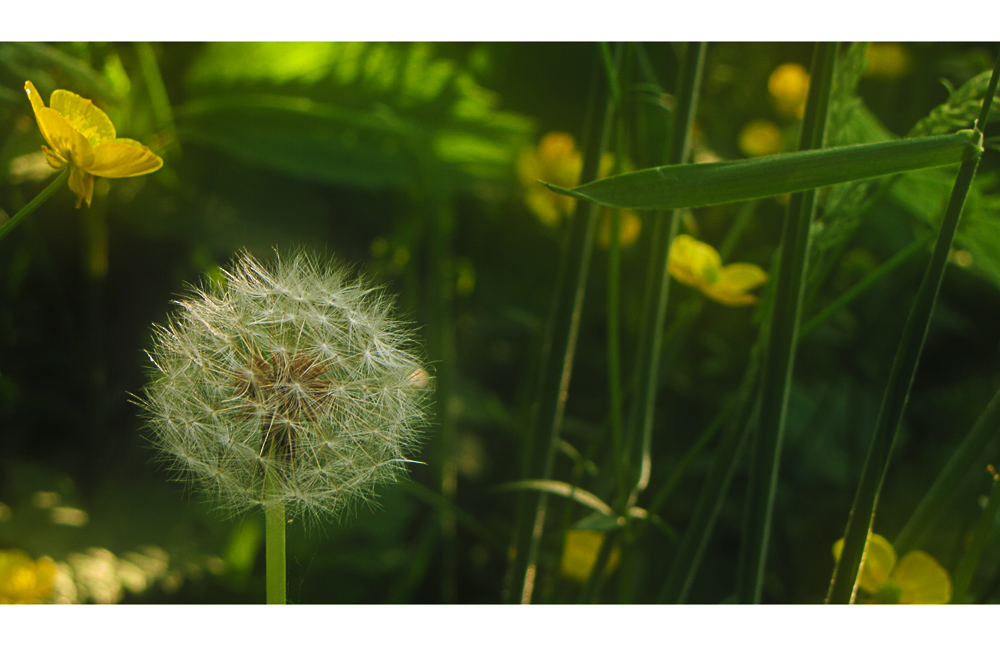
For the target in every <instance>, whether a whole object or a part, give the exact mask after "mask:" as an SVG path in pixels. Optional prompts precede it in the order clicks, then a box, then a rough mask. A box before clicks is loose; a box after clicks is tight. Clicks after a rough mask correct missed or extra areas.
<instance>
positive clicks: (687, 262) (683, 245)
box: [667, 233, 767, 307]
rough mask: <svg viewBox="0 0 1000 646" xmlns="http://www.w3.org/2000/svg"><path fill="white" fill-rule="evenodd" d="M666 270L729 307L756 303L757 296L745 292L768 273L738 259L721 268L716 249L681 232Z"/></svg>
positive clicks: (759, 283)
mask: <svg viewBox="0 0 1000 646" xmlns="http://www.w3.org/2000/svg"><path fill="white" fill-rule="evenodd" d="M667 271H669V272H670V275H671V276H673V277H674V278H676V279H677V280H679V281H680V282H682V283H684V284H685V285H690V286H691V287H696V288H698V289H700V290H701V291H702V292H704V294H705V295H706V296H708V297H709V298H711V299H712V300H714V301H717V302H719V303H722V304H723V305H728V306H730V307H737V306H740V305H752V304H754V303H756V302H757V297H756V296H754V295H753V294H749V293H747V292H748V291H749V290H751V289H754V288H755V287H759V286H760V285H763V284H764V283H766V282H767V272H765V271H764V270H763V269H761V268H760V267H758V266H757V265H752V264H750V263H745V262H737V263H733V264H731V265H726V266H725V267H723V266H722V258H721V257H720V256H719V252H718V251H716V250H715V249H714V248H713V247H712V246H711V245H707V244H705V243H704V242H701V241H699V240H695V239H694V238H692V237H691V236H689V235H687V234H683V233H682V234H681V235H678V236H676V237H675V238H674V241H673V243H672V244H671V245H670V257H669V259H668V261H667Z"/></svg>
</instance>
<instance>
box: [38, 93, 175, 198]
mask: <svg viewBox="0 0 1000 646" xmlns="http://www.w3.org/2000/svg"><path fill="white" fill-rule="evenodd" d="M24 91H25V92H27V93H28V100H30V101H31V108H32V110H34V112H35V120H36V121H37V122H38V129H39V130H41V131H42V137H44V138H45V141H46V142H47V143H48V144H49V146H51V147H52V148H49V147H48V146H42V151H43V152H44V153H45V158H46V159H47V160H48V162H49V165H50V166H52V167H53V168H57V169H59V168H65V167H66V166H67V165H69V167H70V175H69V188H70V190H71V191H73V192H74V193H76V195H77V199H76V206H77V208H80V204H81V203H83V201H84V200H86V202H87V206H90V200H91V199H92V198H93V196H94V176H95V175H96V176H97V177H135V176H136V175H145V174H146V173H152V172H153V171H155V170H158V169H159V168H160V167H161V166H163V160H162V159H161V158H160V157H159V156H158V155H156V154H154V153H153V152H152V151H151V150H150V149H149V148H147V147H146V146H143V145H142V144H141V143H139V142H138V141H135V140H133V139H122V138H120V137H118V136H117V134H116V133H115V127H114V125H113V124H112V123H111V120H110V119H108V115H106V114H104V111H103V110H101V109H100V108H98V107H97V106H95V105H94V104H93V102H92V101H91V100H90V99H84V98H83V97H81V96H79V95H78V94H74V93H72V92H68V91H66V90H56V91H54V92H53V93H52V96H51V97H50V99H49V105H50V107H45V103H44V102H43V101H42V97H41V96H40V95H39V94H38V90H36V89H35V86H34V84H33V83H32V82H31V81H27V82H25V84H24Z"/></svg>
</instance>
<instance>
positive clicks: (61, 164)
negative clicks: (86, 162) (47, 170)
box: [42, 146, 69, 170]
mask: <svg viewBox="0 0 1000 646" xmlns="http://www.w3.org/2000/svg"><path fill="white" fill-rule="evenodd" d="M42 152H43V153H45V161H47V162H49V166H51V167H52V168H55V169H57V170H58V169H60V168H65V167H66V164H68V163H69V162H68V161H66V160H65V159H63V157H62V155H60V154H59V153H57V152H55V151H54V150H50V149H49V147H48V146H42Z"/></svg>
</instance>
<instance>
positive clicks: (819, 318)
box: [799, 232, 934, 339]
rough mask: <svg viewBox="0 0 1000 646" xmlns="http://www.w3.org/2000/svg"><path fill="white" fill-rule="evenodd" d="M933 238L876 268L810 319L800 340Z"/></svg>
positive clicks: (932, 236) (804, 326)
mask: <svg viewBox="0 0 1000 646" xmlns="http://www.w3.org/2000/svg"><path fill="white" fill-rule="evenodd" d="M933 238H934V233H933V232H931V233H928V234H927V235H925V236H923V237H921V238H919V239H917V240H915V241H913V243H911V244H910V245H909V246H908V247H906V248H904V249H901V250H899V251H898V252H896V253H895V254H894V255H893V256H892V258H890V259H889V260H886V261H885V262H884V263H882V264H881V265H879V266H878V267H877V268H875V270H874V271H871V272H869V273H868V274H866V275H865V277H864V278H862V279H861V280H859V281H858V282H857V283H855V284H854V285H853V286H852V287H851V288H850V289H848V290H847V291H846V292H844V293H843V294H841V295H840V296H838V297H837V298H836V299H835V300H834V301H833V302H832V303H830V304H829V305H827V306H826V307H824V308H823V309H822V310H820V311H819V312H818V313H817V314H816V315H815V316H813V317H812V318H811V319H809V321H808V322H807V323H805V324H804V325H803V326H802V327H800V328H799V338H800V339H801V338H803V337H805V336H807V335H809V333H811V332H813V331H814V330H815V329H816V328H818V327H819V326H820V325H822V324H823V323H825V322H826V320H827V319H829V318H830V317H831V316H833V315H834V314H836V313H837V312H839V311H840V310H841V309H843V308H844V307H845V306H847V304H848V303H850V302H852V301H853V300H854V299H856V298H858V297H859V296H861V295H862V294H864V293H865V292H866V291H868V289H869V288H871V287H872V286H873V285H875V284H876V283H877V282H878V281H880V280H882V279H883V278H885V277H886V276H888V275H889V274H890V273H891V272H892V271H893V270H895V269H896V268H897V267H899V266H900V265H902V264H903V263H904V262H906V261H907V260H909V259H910V258H912V257H913V256H914V255H916V254H917V252H918V251H920V250H921V249H923V248H924V247H925V246H926V245H927V243H928V242H930V241H931V240H932V239H933Z"/></svg>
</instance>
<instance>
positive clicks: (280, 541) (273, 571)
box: [264, 469, 286, 605]
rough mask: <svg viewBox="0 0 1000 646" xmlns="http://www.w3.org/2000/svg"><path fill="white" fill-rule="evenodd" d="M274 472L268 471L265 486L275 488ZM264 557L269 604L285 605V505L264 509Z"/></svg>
mask: <svg viewBox="0 0 1000 646" xmlns="http://www.w3.org/2000/svg"><path fill="white" fill-rule="evenodd" d="M274 477H275V475H274V472H273V471H272V470H271V469H268V471H267V476H266V484H265V486H266V487H268V488H271V487H273V486H274ZM264 555H265V573H266V580H267V603H268V604H269V605H270V604H278V605H284V604H285V563H286V559H285V503H283V502H272V503H270V504H268V505H267V506H265V507H264Z"/></svg>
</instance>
